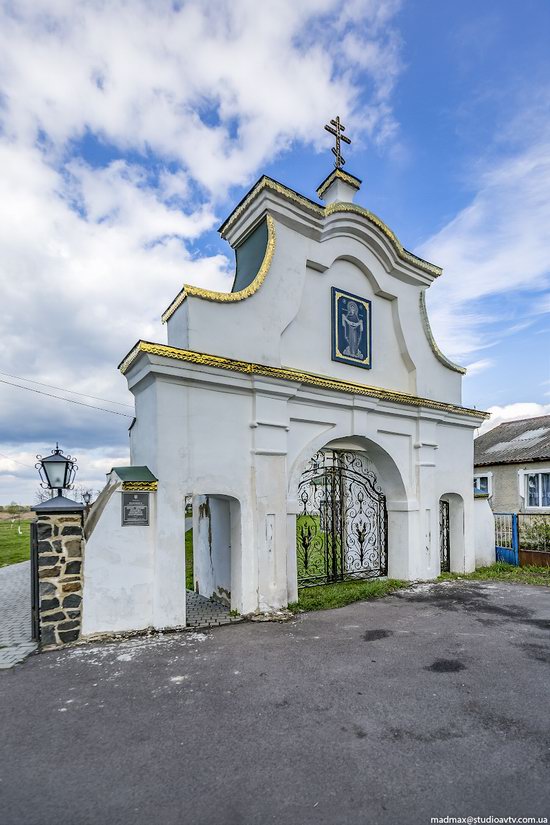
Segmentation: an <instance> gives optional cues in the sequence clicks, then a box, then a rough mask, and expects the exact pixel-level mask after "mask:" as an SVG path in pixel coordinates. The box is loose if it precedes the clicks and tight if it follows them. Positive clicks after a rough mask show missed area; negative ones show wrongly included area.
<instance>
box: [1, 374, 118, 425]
mask: <svg viewBox="0 0 550 825" xmlns="http://www.w3.org/2000/svg"><path fill="white" fill-rule="evenodd" d="M0 384H7V385H8V386H10V387H18V389H20V390H28V391H29V392H36V393H38V395H47V396H48V398H57V400H58V401H67V402H68V403H70V404H78V405H79V407H89V408H90V409H91V410H99V411H100V412H107V413H112V414H113V415H122V416H123V417H124V418H133V417H134V416H133V415H128V413H123V412H118V410H107V409H106V408H105V407H96V406H95V405H94V404H86V403H85V402H84V401H76V400H75V399H74V398H62V397H61V396H60V395H53V394H52V393H51V392H43V391H42V390H35V389H34V388H33V387H23V386H22V385H21V384H14V383H13V382H12V381H4V379H3V378H0Z"/></svg>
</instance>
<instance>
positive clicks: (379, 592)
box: [288, 562, 550, 613]
mask: <svg viewBox="0 0 550 825" xmlns="http://www.w3.org/2000/svg"><path fill="white" fill-rule="evenodd" d="M469 580H472V581H504V582H517V583H518V584H541V585H546V587H550V567H515V566H514V565H513V564H504V563H503V562H497V563H496V564H493V565H491V567H481V568H480V569H479V570H475V571H474V572H473V573H443V574H442V575H441V576H440V577H439V578H438V579H436V581H469ZM411 584H412V582H404V581H399V579H369V580H367V581H351V582H341V583H338V584H324V585H319V586H318V587H303V588H301V589H300V590H299V591H298V601H297V602H294V603H293V604H289V606H288V607H289V610H292V612H293V613H300V612H302V611H307V610H328V609H329V608H332V607H344V606H345V605H346V604H352V602H360V601H366V600H367V599H379V598H381V597H382V596H387V595H388V594H389V593H393V592H394V591H395V590H400V589H401V588H402V587H409V586H410V585H411Z"/></svg>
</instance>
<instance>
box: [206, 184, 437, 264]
mask: <svg viewBox="0 0 550 825" xmlns="http://www.w3.org/2000/svg"><path fill="white" fill-rule="evenodd" d="M342 174H345V173H342ZM264 189H270V190H271V191H272V192H276V193H277V194H278V195H282V197H284V198H286V199H287V200H290V201H292V202H293V203H295V204H297V205H298V206H300V207H302V209H305V210H307V211H308V212H310V213H312V214H313V215H317V216H318V217H320V218H325V217H328V216H329V215H332V214H334V213H335V212H352V213H354V214H356V215H361V216H362V217H363V218H366V219H367V220H368V221H370V222H371V223H373V224H374V225H375V226H376V227H377V228H378V229H379V230H380V231H381V232H383V233H384V235H386V237H387V238H388V240H389V241H390V242H391V244H392V246H393V247H394V249H395V251H396V253H397V256H398V257H399V258H401V259H402V260H403V261H406V262H407V263H410V264H413V265H414V266H416V267H418V269H422V270H423V271H424V272H428V273H429V274H430V275H432V276H433V277H434V278H437V277H439V276H440V275H441V273H442V272H443V270H442V268H441V267H440V266H436V265H435V264H431V263H429V262H428V261H425V260H424V259H423V258H419V257H418V256H417V255H414V254H413V253H412V252H409V251H408V250H407V249H405V248H404V246H403V245H402V243H401V242H400V241H399V240H398V238H397V236H396V235H395V233H394V232H392V230H391V229H390V228H389V226H386V224H385V223H384V222H383V221H382V220H380V218H379V217H378V216H377V215H375V214H374V213H373V212H369V210H368V209H364V208H363V207H362V206H357V204H355V203H330V204H328V206H320V205H319V204H317V203H315V202H314V201H311V200H309V199H308V198H305V197H304V196H303V195H299V194H298V193H297V192H294V190H293V189H289V188H288V187H287V186H283V185H282V184H281V183H278V182H277V181H274V180H272V179H271V178H268V177H266V176H264V177H263V178H261V179H260V180H259V181H258V183H257V184H256V186H254V188H253V189H252V190H251V191H250V192H249V193H248V195H247V196H246V197H245V198H244V200H243V201H241V203H240V204H239V205H238V206H237V208H236V209H235V210H234V211H233V212H232V213H231V215H230V216H229V217H228V218H227V220H226V221H225V223H223V224H222V225H221V226H220V229H219V232H220V234H221V236H222V238H225V237H226V236H227V233H228V231H229V230H230V229H231V227H232V226H234V225H235V223H236V222H237V221H238V219H239V218H240V217H241V215H242V214H243V212H245V211H246V210H247V209H248V207H249V206H250V204H251V203H252V201H253V200H255V198H257V197H258V195H259V194H260V193H261V192H262V191H263V190H264Z"/></svg>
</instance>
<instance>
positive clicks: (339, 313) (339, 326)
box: [332, 286, 372, 369]
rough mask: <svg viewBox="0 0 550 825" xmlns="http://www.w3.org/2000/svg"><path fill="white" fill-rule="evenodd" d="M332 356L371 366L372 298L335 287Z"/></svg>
mask: <svg viewBox="0 0 550 825" xmlns="http://www.w3.org/2000/svg"><path fill="white" fill-rule="evenodd" d="M332 360H333V361H343V362H344V363H346V364H354V365H355V366H356V367H363V368H364V369H370V368H371V366H372V361H371V302H370V301H368V300H367V299H366V298H360V297H359V296H358V295H353V294H352V293H351V292H343V291H342V290H341V289H337V288H336V287H334V286H333V287H332Z"/></svg>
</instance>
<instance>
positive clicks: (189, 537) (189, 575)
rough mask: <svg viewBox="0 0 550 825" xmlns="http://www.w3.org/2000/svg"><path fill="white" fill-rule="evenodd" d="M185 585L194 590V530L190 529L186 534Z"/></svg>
mask: <svg viewBox="0 0 550 825" xmlns="http://www.w3.org/2000/svg"><path fill="white" fill-rule="evenodd" d="M185 587H186V589H187V590H194V589H195V583H194V581H193V531H192V530H188V531H187V532H186V534H185Z"/></svg>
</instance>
